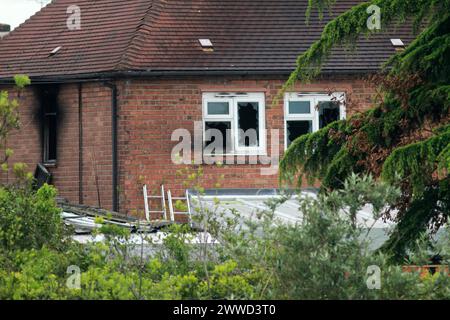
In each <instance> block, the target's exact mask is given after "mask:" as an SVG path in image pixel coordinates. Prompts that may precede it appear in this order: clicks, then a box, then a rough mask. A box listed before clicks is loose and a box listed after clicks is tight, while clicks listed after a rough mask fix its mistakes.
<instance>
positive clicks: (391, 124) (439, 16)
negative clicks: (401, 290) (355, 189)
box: [280, 0, 450, 258]
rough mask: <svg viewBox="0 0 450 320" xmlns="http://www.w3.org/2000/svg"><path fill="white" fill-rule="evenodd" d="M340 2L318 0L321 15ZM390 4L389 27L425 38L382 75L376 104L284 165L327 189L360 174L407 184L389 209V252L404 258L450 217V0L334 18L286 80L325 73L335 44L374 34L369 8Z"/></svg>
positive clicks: (399, 1)
mask: <svg viewBox="0 0 450 320" xmlns="http://www.w3.org/2000/svg"><path fill="white" fill-rule="evenodd" d="M334 2H335V1H333V0H310V1H309V4H310V8H311V7H314V6H315V7H316V8H318V9H319V12H322V11H323V10H326V8H327V7H328V6H332V5H333V3H334ZM370 5H377V6H378V7H379V8H380V9H381V18H382V19H381V26H382V28H381V30H383V29H384V28H387V27H389V26H391V27H392V25H395V24H398V23H409V22H411V25H412V26H413V28H414V30H415V31H416V33H417V37H416V39H415V40H414V41H413V42H412V43H411V44H409V45H408V47H407V48H406V49H405V50H404V51H401V52H398V53H396V54H395V55H394V56H393V57H392V58H391V59H389V61H387V63H386V64H385V65H384V66H383V68H382V71H381V72H380V74H378V75H375V76H372V80H376V81H375V82H377V84H378V86H379V88H380V90H381V92H382V95H381V99H380V101H377V102H374V104H373V106H372V108H371V109H369V110H368V111H366V112H363V113H359V114H355V115H353V116H351V117H349V118H348V119H346V120H340V121H336V122H333V123H331V124H329V125H328V126H327V127H325V128H323V129H321V130H319V131H317V132H314V133H310V134H307V135H303V136H301V137H299V138H298V139H296V140H295V141H294V142H293V143H292V144H291V145H290V147H289V148H288V150H287V151H286V153H285V155H284V157H283V159H282V161H281V163H280V179H281V180H282V181H292V179H297V181H298V183H301V181H302V180H303V178H304V177H306V178H308V180H309V181H313V180H316V179H318V180H320V181H321V183H322V190H323V191H324V192H326V191H329V190H331V189H336V188H340V187H342V181H345V179H346V177H348V176H349V175H350V174H351V173H352V172H355V173H369V174H372V175H373V176H375V177H377V178H379V179H382V180H384V181H387V182H391V183H393V184H398V185H399V186H400V187H401V190H402V195H401V197H400V199H399V200H398V201H397V203H396V204H395V205H393V206H392V207H390V208H389V209H388V210H386V212H385V213H384V216H385V218H388V219H392V220H393V221H395V222H397V225H396V228H395V230H394V231H393V233H392V234H391V236H390V239H389V240H388V242H387V243H386V244H385V245H384V247H383V248H384V249H385V250H386V251H388V252H390V253H392V254H393V255H394V257H397V258H401V257H403V255H404V254H405V250H406V249H407V247H408V245H409V244H411V243H412V241H413V240H414V239H415V238H416V237H417V236H418V235H419V234H420V233H421V232H424V231H427V230H431V231H435V230H437V229H438V228H439V227H440V226H442V225H443V224H444V223H445V222H447V221H448V218H449V215H450V213H449V212H450V178H449V170H450V109H449V106H450V63H449V59H450V33H449V30H450V0H373V1H368V2H365V3H361V4H360V5H357V6H355V7H352V8H351V9H350V10H348V11H347V12H345V13H343V14H342V15H340V16H338V17H336V18H335V19H333V20H331V21H330V22H329V23H328V24H327V25H326V27H325V28H324V30H323V32H322V35H321V37H320V39H319V40H317V41H316V42H315V43H313V44H312V46H311V47H310V48H309V49H308V50H307V51H306V52H304V53H303V54H302V55H300V56H299V57H298V59H297V67H296V70H295V71H294V72H293V73H292V74H291V76H290V78H289V80H288V81H287V82H286V84H285V86H284V90H287V89H288V88H290V87H291V86H292V85H293V84H294V83H295V82H297V81H301V82H307V81H310V80H311V79H313V78H315V77H317V76H319V74H320V71H321V68H322V66H323V64H324V63H325V62H326V59H327V57H328V55H329V54H330V52H331V50H332V48H334V47H335V46H338V45H343V44H349V43H350V44H351V43H355V41H356V40H357V39H358V37H360V36H363V35H366V36H368V37H369V39H370V35H371V33H372V32H377V30H373V31H371V30H369V29H368V28H367V18H368V14H367V11H366V10H367V8H368V7H369V6H370Z"/></svg>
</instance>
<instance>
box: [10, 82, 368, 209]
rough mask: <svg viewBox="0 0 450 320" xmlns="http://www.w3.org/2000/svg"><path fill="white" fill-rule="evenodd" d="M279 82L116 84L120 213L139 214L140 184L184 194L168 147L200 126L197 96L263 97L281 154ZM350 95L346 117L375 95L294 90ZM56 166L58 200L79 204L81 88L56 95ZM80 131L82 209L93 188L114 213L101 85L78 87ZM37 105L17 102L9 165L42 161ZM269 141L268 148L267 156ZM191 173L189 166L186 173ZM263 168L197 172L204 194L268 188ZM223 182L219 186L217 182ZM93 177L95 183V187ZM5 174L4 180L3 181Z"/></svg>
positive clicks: (274, 182)
mask: <svg viewBox="0 0 450 320" xmlns="http://www.w3.org/2000/svg"><path fill="white" fill-rule="evenodd" d="M283 81H284V79H282V78H276V77H258V78H254V77H238V76H236V77H191V78H157V79H148V80H136V79H131V80H121V81H117V85H118V95H119V96H118V104H119V106H118V108H119V110H118V113H119V122H118V126H119V127H118V131H119V132H118V144H119V148H118V153H119V154H118V156H119V158H118V159H119V200H120V211H121V212H127V213H130V214H137V213H138V212H139V213H140V212H141V211H142V210H143V198H142V184H143V183H145V184H147V185H148V187H149V191H150V192H154V191H157V190H159V185H160V184H161V183H164V184H165V186H166V188H167V189H171V190H172V192H173V193H174V194H175V195H177V194H180V193H182V192H184V189H185V188H186V187H185V186H184V185H183V182H184V181H185V180H186V176H185V175H183V176H179V175H177V170H179V169H181V168H185V167H186V166H185V165H175V164H173V163H172V161H171V151H172V148H173V147H174V146H175V145H176V144H177V143H178V142H175V141H171V134H172V132H173V131H174V130H175V129H179V128H185V129H188V130H189V131H190V132H191V134H193V128H194V121H201V120H202V93H203V92H211V91H231V92H232V91H247V92H264V93H265V97H266V129H268V130H270V129H280V144H279V150H278V152H279V153H280V154H282V152H283V150H284V136H283V134H284V113H283V101H282V99H281V100H279V101H278V102H276V103H273V100H274V98H275V96H276V94H277V93H278V91H279V89H280V88H281V86H282V84H283ZM330 88H331V89H333V90H336V91H346V92H347V93H349V94H351V97H352V100H353V102H354V103H353V104H352V105H351V106H349V108H348V109H347V115H351V114H352V113H354V112H356V111H359V110H364V109H365V108H367V106H368V105H369V103H370V97H371V93H372V90H371V89H370V88H369V87H367V86H366V85H365V84H364V82H363V81H362V80H360V79H357V78H355V77H350V76H349V77H346V76H340V77H333V78H332V79H325V78H324V79H322V80H318V81H316V82H314V83H313V84H308V85H297V87H296V88H293V89H292V90H293V91H302V92H305V91H306V92H307V91H311V92H326V91H327V90H328V89H330ZM59 104H60V117H59V124H58V125H59V127H58V155H57V157H58V161H57V164H56V166H55V167H50V168H49V170H50V171H51V172H52V174H53V176H54V180H53V181H54V184H55V185H56V187H57V188H58V190H59V194H60V195H61V196H63V197H65V198H67V199H68V200H70V201H72V202H75V203H77V202H79V196H80V195H79V176H80V175H79V161H78V159H79V123H80V122H79V120H80V119H79V116H78V108H79V101H78V84H63V85H61V87H60V95H59ZM82 108H83V114H82V126H83V148H82V153H83V166H82V177H83V188H82V190H83V195H82V199H83V202H84V203H85V204H89V205H97V204H98V195H97V185H98V188H99V193H100V203H101V206H102V207H104V208H107V209H110V208H111V207H112V151H111V90H110V89H109V88H107V87H105V86H104V85H103V84H101V83H84V84H83V85H82ZM38 115H39V102H38V100H37V94H36V89H35V88H28V89H26V90H25V92H24V94H23V95H22V98H21V108H20V116H21V122H22V129H21V130H20V131H19V132H16V133H15V134H14V135H12V136H11V137H10V139H9V145H10V146H12V147H13V149H14V150H15V155H14V158H13V159H12V161H22V162H26V163H28V165H29V167H30V169H32V170H34V168H35V166H36V163H38V162H40V161H41V159H42V147H41V138H40V137H41V133H40V121H39V116H38ZM270 146H271V142H270V137H268V141H267V148H268V153H269V155H270V154H272V153H273V152H272V150H271V147H270ZM190 167H191V168H192V169H193V170H195V169H194V167H193V166H190ZM262 167H268V166H263V165H260V164H257V165H249V164H245V165H242V164H239V165H238V164H236V165H225V166H223V167H220V168H219V167H217V166H212V165H202V168H203V170H204V178H203V180H202V181H201V184H202V185H203V186H204V187H205V188H214V187H217V186H216V183H218V182H219V183H220V187H221V188H273V187H277V186H278V177H277V175H269V176H267V175H266V176H264V175H261V171H260V169H261V168H262ZM221 175H223V179H219V178H218V177H219V176H221ZM96 176H97V178H98V183H97V182H96ZM5 178H6V175H5V174H3V175H2V180H3V181H5Z"/></svg>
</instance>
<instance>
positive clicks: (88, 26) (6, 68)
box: [0, 0, 412, 212]
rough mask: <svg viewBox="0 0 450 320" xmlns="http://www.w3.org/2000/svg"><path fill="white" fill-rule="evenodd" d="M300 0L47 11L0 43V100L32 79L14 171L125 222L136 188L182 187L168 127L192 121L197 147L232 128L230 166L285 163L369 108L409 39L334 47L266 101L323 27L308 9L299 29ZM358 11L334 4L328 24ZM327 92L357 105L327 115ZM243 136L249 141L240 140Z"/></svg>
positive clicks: (211, 0)
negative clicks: (17, 83)
mask: <svg viewBox="0 0 450 320" xmlns="http://www.w3.org/2000/svg"><path fill="white" fill-rule="evenodd" d="M307 2H308V1H306V0H295V1H291V0H259V1H256V0H240V1H235V0H226V1H224V0H190V1H181V0H127V1H120V0H97V1H90V0H77V1H76V2H75V3H76V4H77V7H73V6H72V7H71V5H72V4H73V1H72V0H54V1H53V2H52V3H51V4H49V5H48V6H46V7H45V8H44V9H42V10H41V11H40V12H38V13H37V14H36V15H34V16H33V17H31V18H30V19H29V20H27V21H26V22H25V23H24V24H22V25H21V26H20V27H18V28H17V29H16V30H14V31H12V32H11V33H10V34H9V35H7V36H6V37H4V38H3V39H2V40H1V41H0V89H1V90H3V89H6V90H10V89H11V83H12V77H13V75H15V74H27V75H29V76H30V77H31V80H32V85H31V86H29V87H28V88H27V89H26V90H25V91H24V92H23V94H22V96H21V108H20V116H21V123H22V127H21V129H20V130H19V131H18V132H16V133H14V135H13V136H12V137H10V139H9V141H8V144H9V146H10V147H12V148H13V149H14V151H15V154H14V159H12V161H23V162H26V163H27V164H28V165H29V167H30V169H32V168H34V167H35V166H36V164H37V163H43V164H44V165H45V166H47V168H48V170H49V171H50V172H51V173H52V176H53V183H54V184H55V186H56V187H57V188H58V190H59V193H60V195H61V196H63V197H65V198H67V199H68V200H69V201H71V202H75V203H84V204H90V205H98V204H100V205H101V206H102V207H105V208H108V209H114V210H116V211H121V212H132V211H133V210H135V209H142V208H143V200H142V189H141V188H142V184H143V183H145V184H147V185H148V187H149V189H150V190H152V189H155V190H156V189H157V188H158V186H159V185H160V184H161V183H164V184H165V185H166V186H167V188H170V189H171V190H172V191H173V192H182V191H183V189H184V188H185V186H183V183H182V182H183V180H184V178H183V177H180V176H178V175H177V174H176V171H177V170H178V169H180V168H182V167H184V166H183V165H177V164H175V163H173V161H172V160H173V159H172V157H171V153H172V150H173V148H174V147H175V146H176V145H177V143H178V141H172V133H173V132H174V130H176V129H186V130H188V132H190V133H192V134H194V127H195V123H196V122H197V123H199V124H200V126H199V127H198V128H199V130H200V131H201V132H200V137H201V139H204V135H205V131H206V130H207V129H216V130H218V131H220V132H224V133H225V132H226V129H228V132H230V134H229V135H228V133H227V134H226V135H225V137H224V139H225V140H226V141H227V143H228V142H229V143H230V145H231V147H230V148H228V149H227V151H226V154H227V156H228V157H229V158H233V159H234V160H236V159H237V158H243V157H244V156H242V154H251V155H253V156H264V155H274V154H278V155H280V156H281V155H282V154H283V152H284V150H285V147H286V146H287V145H288V144H289V143H290V141H292V140H293V139H294V138H296V137H297V136H299V135H300V134H303V133H305V132H309V131H311V130H317V129H319V128H320V127H322V126H324V125H326V124H327V123H328V122H329V121H332V120H335V119H338V118H343V117H345V116H348V115H350V114H352V113H354V112H357V111H359V110H363V109H364V108H366V107H367V106H368V105H369V103H370V101H371V93H372V90H371V88H369V87H368V86H367V85H365V82H364V81H363V80H362V78H363V77H364V76H366V75H367V74H369V73H372V72H376V71H377V70H378V69H379V67H380V65H381V64H382V63H383V62H384V61H385V60H386V59H387V58H388V57H389V56H390V55H392V54H393V53H394V52H395V47H394V46H393V45H392V42H391V39H401V40H403V42H404V43H409V42H410V41H411V40H412V35H411V34H410V31H409V28H406V27H404V26H398V27H397V28H393V29H392V30H384V31H383V32H380V33H377V34H376V35H374V36H373V37H371V38H369V39H366V38H362V39H360V41H359V42H358V45H357V49H356V51H349V50H348V49H345V48H339V49H336V50H334V52H333V54H332V55H331V57H330V59H329V61H328V62H327V64H326V66H325V68H324V69H323V73H322V76H321V78H320V79H318V80H317V81H315V82H314V83H311V84H298V85H297V86H296V87H295V88H292V89H291V90H290V92H288V93H287V94H285V95H284V98H283V99H279V100H277V101H275V102H273V101H274V97H275V96H276V95H277V93H278V91H279V89H280V88H281V86H282V84H283V83H284V81H285V80H286V79H287V76H288V75H289V73H290V72H291V71H292V70H293V68H294V66H295V60H296V57H297V56H298V55H299V54H300V53H302V52H303V51H305V50H306V49H307V48H308V47H309V45H310V44H311V43H312V42H313V41H314V40H316V39H318V37H319V35H320V33H321V31H322V29H323V26H324V25H325V24H326V22H327V21H329V19H330V16H329V15H328V14H327V13H325V17H324V19H323V20H320V19H318V17H317V13H316V12H313V13H312V15H311V19H310V22H309V24H306V22H305V11H306V7H307ZM359 2H360V1H357V0H352V1H350V0H349V1H338V2H337V4H336V6H335V8H334V10H333V14H334V15H337V14H339V13H342V12H344V11H345V10H346V9H348V8H350V7H351V6H353V5H355V4H357V3H359ZM329 89H332V90H333V91H335V92H343V93H345V94H346V95H347V96H348V95H351V97H352V100H353V103H352V104H351V105H347V106H344V105H342V104H341V105H340V106H338V107H336V105H335V104H334V103H331V102H330V101H329V97H328V95H327V92H328V91H329ZM316 105H318V107H317V108H315V107H314V106H316ZM243 119H244V120H245V121H244V120H243ZM249 128H250V129H252V128H253V129H255V130H256V142H255V143H253V144H249V143H248V142H247V140H245V139H246V138H245V137H244V140H242V139H241V137H240V133H239V132H238V129H249ZM273 129H276V130H278V132H279V136H278V138H276V139H278V141H277V142H279V146H276V143H274V141H272V140H274V139H275V138H274V135H272V134H271V132H270V131H271V130H273ZM225 140H224V141H225ZM274 145H275V146H276V147H273V146H274ZM194 149H195V146H194V143H193V145H192V150H194ZM193 153H195V152H193ZM195 154H196V155H197V156H198V154H197V153H195ZM200 157H202V151H200ZM241 160H242V159H241ZM202 166H203V169H204V173H205V175H204V178H203V181H202V183H203V185H204V186H205V187H206V188H213V187H215V183H216V182H217V177H219V176H222V175H223V181H222V182H221V188H276V187H277V186H278V176H277V175H276V174H271V175H267V174H261V168H264V167H269V166H270V165H268V164H267V162H266V164H262V163H260V162H257V163H254V164H249V163H248V162H246V163H244V164H230V165H225V166H221V167H217V166H214V165H208V164H202ZM3 179H6V175H5V174H3Z"/></svg>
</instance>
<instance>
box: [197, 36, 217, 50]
mask: <svg viewBox="0 0 450 320" xmlns="http://www.w3.org/2000/svg"><path fill="white" fill-rule="evenodd" d="M198 41H199V42H200V45H201V46H202V49H203V51H206V52H212V51H214V46H213V44H212V42H211V40H209V39H198Z"/></svg>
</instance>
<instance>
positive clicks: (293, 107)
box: [289, 101, 311, 114]
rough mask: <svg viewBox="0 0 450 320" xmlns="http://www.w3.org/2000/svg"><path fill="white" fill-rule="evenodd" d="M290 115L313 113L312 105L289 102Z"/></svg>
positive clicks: (306, 102)
mask: <svg viewBox="0 0 450 320" xmlns="http://www.w3.org/2000/svg"><path fill="white" fill-rule="evenodd" d="M289 113H290V114H305V113H306V114H309V113H311V103H310V102H309V101H289Z"/></svg>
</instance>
